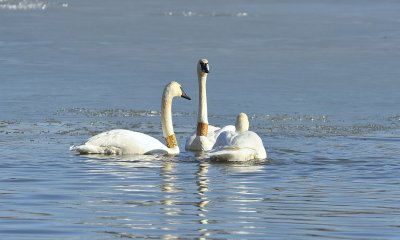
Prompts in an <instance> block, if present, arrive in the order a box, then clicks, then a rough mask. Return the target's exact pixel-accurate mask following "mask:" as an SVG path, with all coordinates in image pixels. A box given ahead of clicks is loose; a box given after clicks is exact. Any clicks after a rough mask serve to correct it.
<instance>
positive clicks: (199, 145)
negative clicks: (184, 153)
mask: <svg viewBox="0 0 400 240" xmlns="http://www.w3.org/2000/svg"><path fill="white" fill-rule="evenodd" d="M209 72H210V68H209V65H208V60H207V59H200V60H199V62H198V63H197V77H198V81H199V111H198V113H197V129H196V131H195V132H194V133H193V134H192V135H191V136H190V137H189V138H188V139H187V140H186V144H185V149H186V150H189V151H209V150H210V149H211V148H212V146H213V145H214V143H215V140H216V139H217V137H218V136H219V134H221V132H224V131H235V126H233V125H228V126H225V127H223V128H222V129H221V128H218V127H214V126H212V125H209V124H208V114H207V92H206V81H207V75H208V73H209Z"/></svg>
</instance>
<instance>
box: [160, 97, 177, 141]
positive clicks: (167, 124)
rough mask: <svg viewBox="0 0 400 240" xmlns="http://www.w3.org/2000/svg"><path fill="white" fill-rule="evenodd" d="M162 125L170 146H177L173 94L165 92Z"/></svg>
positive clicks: (162, 104) (162, 106)
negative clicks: (173, 123) (173, 122)
mask: <svg viewBox="0 0 400 240" xmlns="http://www.w3.org/2000/svg"><path fill="white" fill-rule="evenodd" d="M161 126H162V130H163V136H164V138H165V140H166V142H167V147H168V148H174V147H176V146H177V142H176V137H175V133H174V127H173V125H172V96H170V95H169V94H168V93H166V92H164V94H163V98H162V102H161Z"/></svg>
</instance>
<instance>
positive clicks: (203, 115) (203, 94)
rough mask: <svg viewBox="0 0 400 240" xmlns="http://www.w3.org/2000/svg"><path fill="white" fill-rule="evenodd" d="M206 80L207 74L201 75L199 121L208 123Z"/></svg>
mask: <svg viewBox="0 0 400 240" xmlns="http://www.w3.org/2000/svg"><path fill="white" fill-rule="evenodd" d="M206 82H207V74H202V75H199V111H198V115H197V122H199V123H206V124H208V113H207V90H206Z"/></svg>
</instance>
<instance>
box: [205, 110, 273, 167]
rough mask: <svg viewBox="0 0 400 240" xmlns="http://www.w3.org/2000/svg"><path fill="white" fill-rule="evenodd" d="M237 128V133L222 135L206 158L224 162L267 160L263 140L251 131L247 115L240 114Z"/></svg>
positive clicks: (229, 132)
mask: <svg viewBox="0 0 400 240" xmlns="http://www.w3.org/2000/svg"><path fill="white" fill-rule="evenodd" d="M235 128H236V131H226V132H223V133H221V134H220V135H219V137H218V138H217V140H216V142H215V144H214V146H213V149H212V150H211V151H210V152H208V153H207V154H206V157H208V158H211V159H215V160H222V161H248V160H252V159H265V158H267V152H266V151H265V148H264V144H263V142H262V140H261V138H260V137H259V136H258V135H257V134H256V133H255V132H252V131H249V119H248V117H247V115H246V114H245V113H239V115H238V116H237V118H236V124H235Z"/></svg>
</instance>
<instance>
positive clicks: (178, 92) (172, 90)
mask: <svg viewBox="0 0 400 240" xmlns="http://www.w3.org/2000/svg"><path fill="white" fill-rule="evenodd" d="M164 95H165V96H171V97H182V98H185V99H187V100H191V98H190V97H189V96H188V95H187V94H186V93H185V91H184V90H183V88H182V86H181V85H180V84H179V83H178V82H175V81H172V82H170V83H168V84H167V86H165V90H164Z"/></svg>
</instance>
